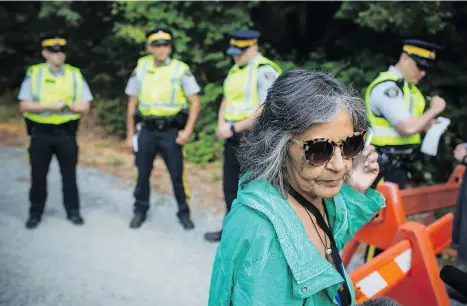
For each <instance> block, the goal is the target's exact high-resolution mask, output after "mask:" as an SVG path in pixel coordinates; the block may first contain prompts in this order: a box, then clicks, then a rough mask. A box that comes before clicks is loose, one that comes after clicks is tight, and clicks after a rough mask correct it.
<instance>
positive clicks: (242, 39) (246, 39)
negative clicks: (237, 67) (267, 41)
mask: <svg viewBox="0 0 467 306" xmlns="http://www.w3.org/2000/svg"><path fill="white" fill-rule="evenodd" d="M260 35H261V34H260V33H259V32H258V31H254V30H238V31H231V32H228V33H227V36H229V38H230V40H229V44H230V47H229V49H228V50H227V54H229V55H238V54H241V53H243V52H244V51H245V50H246V49H248V48H249V47H251V46H253V45H256V44H257V43H258V38H259V37H260Z"/></svg>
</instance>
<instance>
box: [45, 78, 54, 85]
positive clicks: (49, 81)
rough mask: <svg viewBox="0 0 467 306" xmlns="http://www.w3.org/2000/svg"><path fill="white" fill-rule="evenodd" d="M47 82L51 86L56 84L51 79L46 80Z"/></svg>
mask: <svg viewBox="0 0 467 306" xmlns="http://www.w3.org/2000/svg"><path fill="white" fill-rule="evenodd" d="M45 82H46V83H50V84H55V80H51V79H46V80H45Z"/></svg>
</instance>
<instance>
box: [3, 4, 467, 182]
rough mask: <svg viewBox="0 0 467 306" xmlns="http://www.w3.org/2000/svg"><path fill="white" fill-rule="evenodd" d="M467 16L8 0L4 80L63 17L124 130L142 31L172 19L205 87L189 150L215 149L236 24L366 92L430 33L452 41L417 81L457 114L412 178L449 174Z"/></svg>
mask: <svg viewBox="0 0 467 306" xmlns="http://www.w3.org/2000/svg"><path fill="white" fill-rule="evenodd" d="M466 17H467V5H466V4H465V2H446V1H429V2H426V1H425V2H423V1H417V2H405V1H404V2H402V1H390V2H353V1H346V2H334V1H331V2H312V1H311V2H274V3H273V4H272V3H271V2H259V1H253V2H225V1H222V2H221V1H209V2H198V1H194V2H187V1H185V2H181V1H170V2H169V1H157V2H135V1H118V2H92V3H91V2H80V1H55V2H21V3H19V4H16V3H8V5H6V4H0V19H1V20H2V28H1V29H2V31H0V59H1V60H2V61H3V62H4V63H2V65H1V66H2V69H3V68H4V70H5V71H8V73H4V74H1V75H0V91H11V90H14V91H17V89H18V86H19V84H20V83H21V80H22V78H23V77H24V72H25V69H26V67H27V66H29V65H31V64H36V63H37V62H39V61H42V58H41V56H40V52H39V51H40V49H39V43H40V37H41V35H43V34H45V33H48V32H50V31H54V30H56V29H60V30H61V31H62V32H64V33H65V34H66V35H67V36H68V38H69V40H68V41H69V47H68V50H69V51H68V53H67V61H68V62H69V63H70V64H72V65H75V66H77V67H79V68H81V70H82V72H83V75H84V76H85V78H86V80H87V81H88V83H89V84H90V87H91V89H92V91H93V94H94V96H95V97H96V99H95V101H94V104H95V105H96V110H97V114H98V118H99V120H100V123H101V124H102V125H103V126H104V127H105V129H106V131H107V132H108V133H111V134H117V135H120V136H121V137H124V136H125V124H126V107H125V105H126V101H127V97H126V96H125V94H124V88H125V85H126V82H127V80H128V78H129V76H130V74H131V71H132V69H133V68H134V67H135V65H136V61H137V59H138V58H139V57H141V56H143V55H145V33H146V31H148V30H149V29H152V28H154V27H155V26H167V27H170V28H171V29H172V30H173V32H174V36H175V46H176V48H175V52H174V54H173V56H174V57H176V58H178V59H180V60H182V61H184V62H186V63H187V64H188V65H189V66H190V67H191V70H192V72H193V74H194V75H195V76H196V78H197V80H198V82H199V83H200V85H201V87H202V89H203V90H202V93H201V103H202V113H201V116H200V118H199V121H198V123H197V126H196V130H195V133H194V135H193V141H192V142H190V143H189V144H188V145H187V146H186V148H185V149H186V153H187V154H186V156H187V159H188V160H189V161H192V162H196V163H201V164H204V163H208V162H212V161H215V160H219V158H220V157H221V153H222V146H223V144H222V141H219V140H218V139H217V137H216V135H215V129H216V125H217V111H218V108H219V104H220V101H221V98H222V82H223V80H224V79H225V76H226V74H227V72H228V69H229V68H230V66H231V65H232V61H231V59H230V58H229V57H228V56H226V54H225V50H226V48H227V40H226V39H225V36H224V33H225V32H227V31H229V30H234V29H239V28H246V27H252V28H256V29H258V30H260V31H261V32H262V37H261V42H260V48H261V52H262V53H263V54H264V55H265V56H267V57H269V58H271V59H272V60H275V61H276V62H277V63H278V64H279V65H280V66H281V67H282V69H283V70H284V71H287V70H289V69H293V68H305V69H319V70H325V71H330V72H332V73H333V74H335V75H336V76H337V78H338V79H339V80H341V81H342V82H343V83H346V84H352V86H353V88H355V89H356V90H357V91H358V92H360V93H361V95H362V96H363V94H364V91H365V89H366V87H367V86H368V84H369V83H370V82H371V81H372V80H373V79H374V78H375V77H376V76H377V74H378V73H379V72H381V71H383V70H386V69H387V67H388V66H389V65H391V64H394V63H396V62H397V60H398V56H399V55H400V51H401V41H402V40H403V39H406V38H425V39H429V40H433V41H436V42H438V43H439V44H441V45H442V46H443V47H444V50H443V51H442V52H441V53H440V56H439V61H438V65H437V68H436V69H435V70H433V71H432V72H429V73H428V76H427V77H426V79H424V80H423V81H422V82H421V84H420V88H421V90H422V92H423V93H424V94H426V95H427V96H433V95H435V94H437V95H440V96H442V97H444V98H445V99H446V101H447V103H448V107H447V109H446V111H445V112H443V114H442V115H443V116H446V117H449V118H450V119H451V122H452V123H451V126H450V128H449V130H448V132H447V134H446V135H445V136H444V137H443V142H444V143H442V144H441V145H440V150H439V154H438V156H437V157H429V156H424V157H423V159H422V160H421V161H420V162H418V163H417V165H416V166H417V167H418V169H419V171H418V173H415V174H414V180H415V181H416V182H424V183H433V182H439V181H444V180H445V179H447V177H448V175H449V173H450V171H451V170H452V168H453V165H454V162H453V158H452V149H453V148H454V147H455V145H456V144H457V143H459V142H460V141H465V139H466V135H465V131H467V123H466V122H467V121H466V120H465V114H467V93H466V92H465V90H464V88H465V84H466V83H467V72H466V71H467V58H466V57H465V54H466V53H467V41H466V40H465V37H466V34H467V28H466V27H465V26H464V23H465V19H466Z"/></svg>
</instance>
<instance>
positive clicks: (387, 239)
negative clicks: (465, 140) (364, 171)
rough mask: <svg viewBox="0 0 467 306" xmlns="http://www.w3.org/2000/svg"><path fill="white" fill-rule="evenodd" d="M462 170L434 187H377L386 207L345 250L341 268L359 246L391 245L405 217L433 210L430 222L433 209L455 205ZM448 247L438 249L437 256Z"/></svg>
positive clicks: (346, 263)
mask: <svg viewBox="0 0 467 306" xmlns="http://www.w3.org/2000/svg"><path fill="white" fill-rule="evenodd" d="M465 168H466V167H465V166H463V165H458V166H456V167H455V169H454V171H453V173H452V174H451V176H450V178H449V180H448V181H447V182H446V183H444V184H439V185H435V186H427V187H417V188H411V189H404V190H399V187H398V185H397V184H394V183H389V182H385V183H382V184H380V185H378V187H377V190H378V191H379V192H380V193H381V194H382V195H383V196H384V198H385V199H386V208H384V209H383V210H382V211H381V212H380V213H379V216H378V217H377V218H375V219H374V220H373V222H371V223H370V224H367V225H365V226H364V227H363V228H362V229H361V230H360V231H359V232H358V233H357V234H356V236H355V237H354V238H353V239H352V240H350V241H349V242H348V243H347V245H346V246H345V247H344V250H343V254H342V263H343V264H344V266H345V267H347V266H348V264H349V262H350V260H351V259H352V257H353V255H354V253H355V251H356V250H357V248H358V246H359V245H360V244H361V243H364V244H367V245H371V246H374V247H376V248H379V249H386V248H388V247H389V246H391V245H392V244H393V241H394V238H395V236H396V234H397V231H398V229H399V227H400V226H401V225H403V224H405V223H406V222H407V219H406V216H408V215H415V214H419V213H424V212H429V211H432V214H431V215H430V216H429V219H432V217H433V214H434V212H433V210H436V209H440V208H447V207H453V206H455V205H456V200H457V196H458V193H459V189H460V185H461V183H462V178H463V176H464V172H465ZM429 222H431V221H429V220H425V222H424V224H428V223H429ZM447 246H448V245H443V246H437V247H436V248H435V252H436V254H438V253H440V252H441V251H443V249H445V248H446V247H447Z"/></svg>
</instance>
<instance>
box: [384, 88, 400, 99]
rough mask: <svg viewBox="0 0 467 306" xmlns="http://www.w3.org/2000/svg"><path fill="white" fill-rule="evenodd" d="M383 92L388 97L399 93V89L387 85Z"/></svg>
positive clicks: (393, 96)
mask: <svg viewBox="0 0 467 306" xmlns="http://www.w3.org/2000/svg"><path fill="white" fill-rule="evenodd" d="M384 94H385V95H386V96H388V97H389V98H395V97H397V96H398V95H399V90H398V89H397V88H396V87H389V88H388V89H386V90H385V91H384Z"/></svg>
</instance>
